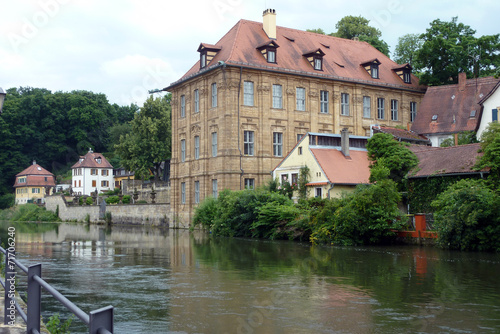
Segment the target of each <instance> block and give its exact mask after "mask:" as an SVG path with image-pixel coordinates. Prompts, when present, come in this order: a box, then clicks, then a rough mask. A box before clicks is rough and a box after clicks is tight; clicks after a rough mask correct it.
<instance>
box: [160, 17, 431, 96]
mask: <svg viewBox="0 0 500 334" xmlns="http://www.w3.org/2000/svg"><path fill="white" fill-rule="evenodd" d="M262 26H263V25H262V23H259V22H253V21H247V20H240V21H239V22H238V23H237V24H236V25H235V26H234V27H233V28H231V29H230V30H229V31H228V32H227V33H226V35H224V36H223V37H222V38H221V39H220V40H219V42H217V43H216V46H217V47H219V48H220V49H221V50H220V51H219V52H218V53H217V55H216V56H215V57H214V58H213V60H212V61H211V62H210V64H209V66H207V67H206V68H204V69H200V63H199V61H198V62H197V63H196V64H195V65H194V66H193V67H192V68H191V69H190V70H189V71H188V72H187V73H186V74H185V75H184V76H183V77H182V78H181V79H180V80H179V81H177V82H175V83H173V84H171V85H170V86H169V87H167V88H165V90H168V89H170V88H171V87H174V86H176V85H177V84H179V83H181V82H182V81H184V80H186V79H189V78H190V77H192V76H194V75H197V74H200V73H203V72H204V71H207V70H209V69H211V68H214V67H215V66H219V65H218V64H219V63H218V62H219V61H222V62H224V63H225V64H226V65H236V66H243V67H249V68H258V69H263V70H272V71H279V72H285V73H293V74H299V75H313V76H318V77H325V78H329V79H337V80H344V81H356V82H364V83H368V84H374V85H381V86H391V87H396V88H402V89H413V90H417V91H423V90H424V89H425V87H423V86H420V85H419V84H418V78H417V77H415V76H413V75H412V79H411V82H412V83H411V84H406V83H404V82H403V81H402V80H401V78H400V77H399V76H398V75H397V74H396V73H395V72H394V71H393V68H395V67H398V66H400V65H398V64H397V63H395V62H394V61H392V60H391V59H390V58H389V57H387V56H386V55H384V54H383V53H381V52H380V51H378V50H377V49H375V48H374V47H373V46H371V45H370V44H368V43H366V42H361V41H354V40H349V39H343V38H338V37H332V36H328V35H321V34H316V33H312V32H307V31H301V30H297V29H290V28H285V27H279V26H278V27H276V39H275V40H270V39H269V38H268V37H267V35H266V33H265V32H264V30H263V27H262ZM271 41H274V42H275V43H277V44H278V45H279V47H278V48H277V52H276V61H277V63H276V64H273V63H268V62H267V60H266V59H265V58H264V56H263V55H262V53H261V52H260V51H259V50H258V49H257V48H258V47H259V46H262V45H266V44H267V43H270V42H271ZM318 49H319V50H321V52H323V53H324V54H325V55H324V57H323V67H322V71H318V70H314V68H313V66H311V63H310V62H309V61H308V60H307V58H306V57H304V56H303V55H304V54H305V53H307V52H309V51H310V50H318ZM367 59H378V60H379V61H380V62H381V65H380V66H379V79H373V78H372V77H371V76H370V74H369V73H368V72H367V71H366V70H365V68H364V67H363V66H362V65H361V64H362V63H365V62H366V60H367Z"/></svg>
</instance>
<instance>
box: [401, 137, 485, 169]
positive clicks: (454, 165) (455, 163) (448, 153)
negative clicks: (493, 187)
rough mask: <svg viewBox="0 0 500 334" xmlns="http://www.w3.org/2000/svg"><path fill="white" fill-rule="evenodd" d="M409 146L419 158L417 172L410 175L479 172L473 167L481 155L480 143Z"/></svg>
mask: <svg viewBox="0 0 500 334" xmlns="http://www.w3.org/2000/svg"><path fill="white" fill-rule="evenodd" d="M409 148H410V150H411V151H412V152H413V153H415V155H416V156H417V158H418V160H419V164H418V167H417V170H416V172H415V173H410V177H428V176H435V175H448V174H464V173H466V174H468V173H478V171H475V170H473V169H472V168H473V166H474V165H475V163H476V160H477V159H478V157H479V156H480V153H478V150H479V149H480V148H481V144H479V143H477V144H469V145H460V146H452V147H430V146H422V145H411V146H410V147H409ZM484 171H486V170H484Z"/></svg>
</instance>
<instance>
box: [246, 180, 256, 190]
mask: <svg viewBox="0 0 500 334" xmlns="http://www.w3.org/2000/svg"><path fill="white" fill-rule="evenodd" d="M254 188H255V179H245V189H254Z"/></svg>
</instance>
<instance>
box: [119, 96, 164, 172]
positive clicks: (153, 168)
mask: <svg viewBox="0 0 500 334" xmlns="http://www.w3.org/2000/svg"><path fill="white" fill-rule="evenodd" d="M170 99H171V95H170V94H169V95H167V96H166V97H162V98H156V99H153V97H150V98H148V100H146V102H145V103H144V106H143V107H142V108H141V109H140V111H139V112H138V113H136V114H135V116H134V119H133V120H132V121H131V122H130V124H131V126H132V131H131V132H130V133H127V134H125V135H122V136H121V137H120V143H119V144H118V145H116V146H115V148H116V153H117V154H118V155H119V156H120V157H121V159H122V165H123V167H125V168H126V169H127V170H130V171H135V172H136V174H137V175H138V176H140V177H142V178H146V177H148V176H149V174H150V173H153V175H154V176H155V179H156V180H158V179H159V177H160V174H161V172H160V167H161V164H162V163H163V162H164V161H165V160H168V159H170V154H171V109H172V108H171V106H170Z"/></svg>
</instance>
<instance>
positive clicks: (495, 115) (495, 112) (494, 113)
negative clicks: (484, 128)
mask: <svg viewBox="0 0 500 334" xmlns="http://www.w3.org/2000/svg"><path fill="white" fill-rule="evenodd" d="M491 121H492V122H498V109H491Z"/></svg>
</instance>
